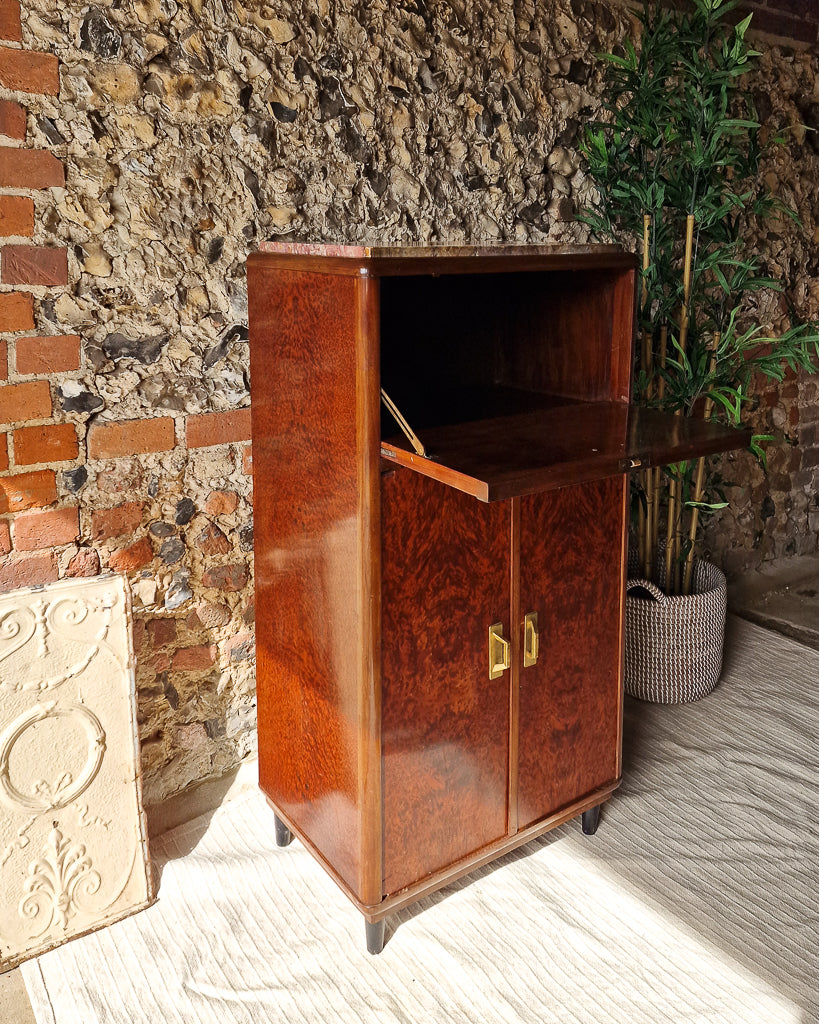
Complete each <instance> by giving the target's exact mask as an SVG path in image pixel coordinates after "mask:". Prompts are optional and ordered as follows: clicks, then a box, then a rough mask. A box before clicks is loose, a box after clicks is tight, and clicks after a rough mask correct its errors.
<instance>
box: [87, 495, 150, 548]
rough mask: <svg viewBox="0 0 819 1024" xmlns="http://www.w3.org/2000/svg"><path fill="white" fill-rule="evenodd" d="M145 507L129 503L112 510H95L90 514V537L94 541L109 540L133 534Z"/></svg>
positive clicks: (138, 503)
mask: <svg viewBox="0 0 819 1024" xmlns="http://www.w3.org/2000/svg"><path fill="white" fill-rule="evenodd" d="M144 515H145V506H144V505H143V504H142V503H141V502H139V501H129V502H126V503H125V504H124V505H116V506H115V507H114V508H104V509H96V510H95V511H93V512H92V513H91V536H92V537H93V539H94V540H110V539H111V538H112V537H122V536H123V535H124V534H126V533H133V532H134V530H136V528H137V527H138V526H139V524H140V523H141V522H142V517H143V516H144Z"/></svg>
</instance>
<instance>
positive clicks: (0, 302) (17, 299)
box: [0, 292, 34, 333]
mask: <svg viewBox="0 0 819 1024" xmlns="http://www.w3.org/2000/svg"><path fill="white" fill-rule="evenodd" d="M33 329H34V301H33V300H32V298H31V296H30V295H27V294H25V293H24V292H6V293H4V294H2V295H0V331H3V332H4V333H6V332H11V331H31V330H33Z"/></svg>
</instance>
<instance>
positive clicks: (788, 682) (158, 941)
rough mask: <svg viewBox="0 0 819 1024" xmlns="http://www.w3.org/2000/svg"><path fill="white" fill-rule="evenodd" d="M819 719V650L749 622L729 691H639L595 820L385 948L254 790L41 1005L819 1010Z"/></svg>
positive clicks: (176, 852)
mask: <svg viewBox="0 0 819 1024" xmlns="http://www.w3.org/2000/svg"><path fill="white" fill-rule="evenodd" d="M818 736H819V654H817V653H816V652H813V651H811V650H809V649H807V648H805V647H802V646H800V645H799V644H797V643H794V642H792V641H790V640H787V639H784V638H781V637H779V636H777V635H775V634H772V633H769V632H767V631H765V630H763V629H760V628H759V627H757V626H753V625H751V624H749V623H745V622H742V621H737V620H732V621H731V622H730V637H729V656H728V662H727V664H726V670H725V673H724V676H723V679H722V682H721V683H720V685H719V686H718V687H717V689H716V690H715V691H714V693H713V694H712V695H711V696H709V697H708V698H706V699H705V700H703V701H701V702H700V703H698V704H693V705H689V706H684V707H656V706H650V705H646V704H639V703H637V702H633V701H628V702H627V708H626V729H625V782H624V784H623V786H622V788H621V789H620V790H619V791H618V793H616V794H615V795H614V797H613V799H612V800H611V801H610V802H609V803H608V804H606V805H605V807H604V809H603V815H602V817H601V824H600V830H599V831H598V833H597V835H596V836H594V837H584V836H583V835H582V834H581V831H580V826H579V823H578V822H573V823H570V824H569V825H565V826H563V827H562V828H560V829H558V830H556V831H554V832H552V833H551V834H550V835H548V836H546V837H545V838H543V839H542V840H540V841H538V842H535V843H534V844H532V845H530V846H529V847H527V848H525V849H524V850H519V851H517V852H516V853H514V854H511V855H510V856H508V857H506V858H505V859H504V860H502V861H500V862H498V863H496V864H495V865H493V866H492V867H489V868H486V869H484V870H482V871H478V872H477V873H476V874H475V875H473V876H472V877H471V878H469V879H464V880H462V881H460V882H458V883H456V884H454V885H452V886H450V887H449V888H448V889H447V890H445V891H444V892H443V893H440V894H438V895H437V896H434V897H430V898H428V899H425V900H424V901H422V902H421V903H420V904H419V905H417V906H416V907H414V908H412V909H411V910H408V911H405V912H403V913H402V914H400V915H397V917H396V918H395V919H394V920H393V921H392V922H391V923H390V924H388V932H387V945H386V947H385V949H384V952H383V953H382V954H381V956H379V957H371V956H368V954H367V953H366V951H365V948H364V927H363V922H362V919H361V918H360V916H359V915H358V913H357V912H356V911H354V910H353V908H352V907H351V906H350V904H349V903H348V902H347V901H346V899H345V898H344V897H343V896H342V895H341V894H340V893H339V891H338V890H337V889H336V887H335V886H334V884H333V883H332V882H331V881H330V880H329V879H328V878H327V877H326V876H325V874H324V873H323V871H321V869H320V868H319V867H318V866H317V865H316V864H315V862H314V861H313V860H312V858H311V857H310V856H309V855H308V854H307V853H306V852H305V851H304V849H303V848H302V847H301V846H300V844H299V843H298V842H295V843H293V844H292V845H291V846H290V847H288V848H287V849H284V850H279V849H277V848H276V847H275V845H274V843H273V816H272V813H271V812H270V810H269V809H268V808H267V806H266V804H265V803H264V801H263V800H262V799H261V797H260V796H259V795H258V794H257V793H256V792H255V791H254V792H249V793H245V794H243V795H241V796H239V797H237V798H236V799H234V800H232V801H230V802H229V803H227V804H225V805H223V806H222V807H221V808H220V809H219V810H218V811H217V812H216V813H215V814H214V815H213V816H212V817H211V818H210V819H209V820H207V819H199V820H197V821H194V822H192V823H190V824H189V825H186V826H183V827H181V828H178V829H176V830H174V831H173V832H170V833H168V834H167V835H165V836H164V837H162V838H161V839H160V840H158V841H157V842H156V843H155V844H154V846H153V856H154V861H155V863H156V864H157V865H158V867H159V869H160V870H161V881H160V889H159V901H158V902H157V904H156V905H155V906H154V907H152V908H150V909H149V910H147V911H144V912H142V913H140V914H137V915H136V916H134V917H131V918H129V919H127V920H125V921H122V922H120V923H119V924H116V925H113V926H112V927H110V928H108V929H106V930H104V931H100V932H97V933H95V934H93V935H89V936H87V937H85V938H82V939H78V940H76V941H74V942H71V943H68V944H67V945H65V946H63V947H61V948H59V949H57V950H55V951H54V952H52V953H49V954H47V955H44V956H42V957H40V958H39V959H38V960H35V961H31V962H29V963H27V964H25V965H24V966H23V968H22V970H23V972H24V976H25V981H26V985H27V988H28V991H29V994H30V997H31V999H32V1004H33V1006H34V1011H35V1015H36V1018H37V1022H38V1024H251V1022H252V1024H268V1022H280V1021H281V1022H284V1021H287V1022H289V1024H293V1022H296V1024H318V1022H344V1024H347V1022H349V1024H359V1022H362V1021H365V1022H367V1021H373V1022H378V1024H381V1022H383V1024H428V1022H459V1024H460V1022H470V1024H472V1022H476V1024H478V1022H479V1024H519V1022H531V1024H550V1022H554V1024H574V1022H578V1024H580V1022H582V1024H586V1022H588V1024H609V1022H610V1024H643V1022H645V1024H663V1022H674V1024H683V1022H685V1024H691V1022H697V1024H702V1022H713V1024H734V1022H736V1024H740V1022H741V1024H780V1022H781V1024H808V1022H816V1021H819V903H818V902H817V889H819V834H818V833H817V829H818V828H819V811H818V809H817V781H818V780H819V772H817V761H818V760H819V754H818V753H817V751H818V750H819V747H817V737H818ZM1 1016H2V1012H0V1017H1Z"/></svg>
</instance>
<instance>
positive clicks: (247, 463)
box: [242, 444, 253, 476]
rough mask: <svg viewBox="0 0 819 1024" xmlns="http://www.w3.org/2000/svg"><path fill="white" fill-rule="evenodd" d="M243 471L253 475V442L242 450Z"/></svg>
mask: <svg viewBox="0 0 819 1024" xmlns="http://www.w3.org/2000/svg"><path fill="white" fill-rule="evenodd" d="M242 472H243V473H246V474H247V475H248V476H253V445H251V444H249V445H248V446H247V448H245V450H244V451H243V452H242Z"/></svg>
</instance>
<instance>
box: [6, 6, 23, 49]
mask: <svg viewBox="0 0 819 1024" xmlns="http://www.w3.org/2000/svg"><path fill="white" fill-rule="evenodd" d="M0 39H10V40H11V41H12V42H15V43H20V42H22V40H23V29H22V26H21V24H20V0H0Z"/></svg>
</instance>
